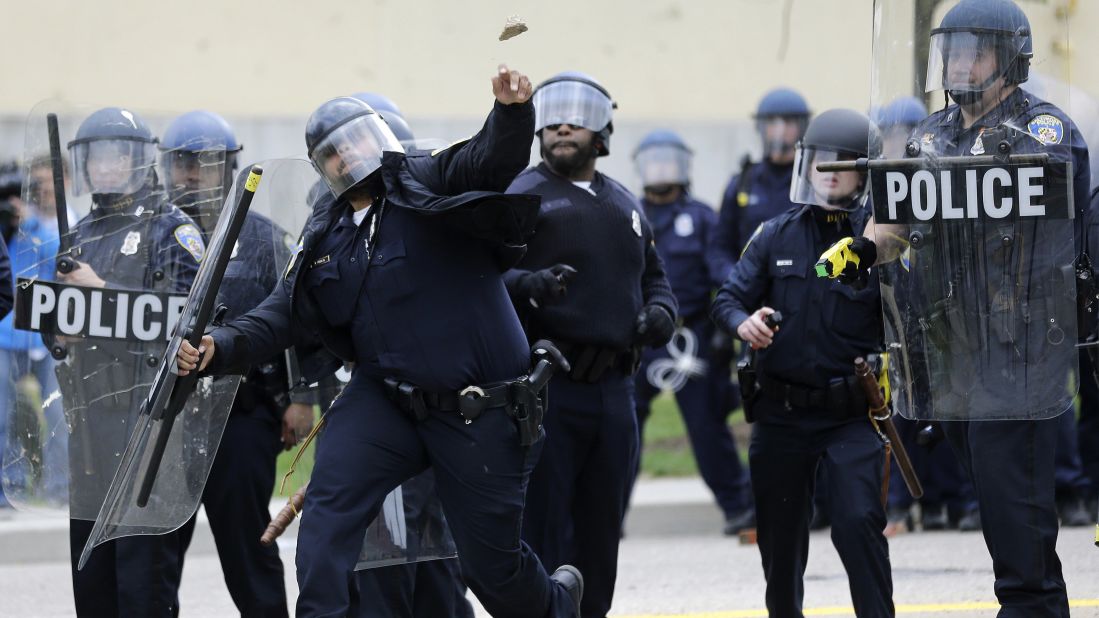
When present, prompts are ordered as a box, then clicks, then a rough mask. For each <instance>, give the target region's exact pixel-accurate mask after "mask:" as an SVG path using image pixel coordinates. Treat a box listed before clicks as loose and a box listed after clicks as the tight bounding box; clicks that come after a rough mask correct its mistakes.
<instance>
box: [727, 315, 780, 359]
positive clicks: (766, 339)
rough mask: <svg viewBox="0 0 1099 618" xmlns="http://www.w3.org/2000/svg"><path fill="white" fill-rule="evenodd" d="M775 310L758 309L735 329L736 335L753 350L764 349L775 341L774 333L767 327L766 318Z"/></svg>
mask: <svg viewBox="0 0 1099 618" xmlns="http://www.w3.org/2000/svg"><path fill="white" fill-rule="evenodd" d="M774 312H775V310H774V309H772V308H770V307H760V308H759V309H757V310H756V312H755V313H753V314H752V315H750V316H748V319H747V320H744V321H743V322H741V323H740V324H739V325H737V327H736V334H737V336H738V337H740V338H741V339H742V340H744V341H747V342H748V343H749V344H751V346H752V348H753V349H757V350H758V349H759V348H766V347H767V346H769V345H771V342H772V341H774V340H775V331H774V330H772V329H771V327H770V326H768V325H767V317H768V316H770V315H771V314H772V313H774Z"/></svg>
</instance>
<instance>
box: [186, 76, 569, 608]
mask: <svg viewBox="0 0 1099 618" xmlns="http://www.w3.org/2000/svg"><path fill="white" fill-rule="evenodd" d="M492 89H493V94H494V96H495V99H496V104H495V106H494V108H493V111H492V112H491V114H490V115H489V117H488V119H487V120H486V122H485V126H484V127H483V129H482V130H481V131H480V132H479V133H478V134H477V135H475V136H473V137H472V138H470V139H469V140H466V141H463V142H460V143H458V144H455V145H454V146H452V147H450V148H445V149H440V150H438V151H433V152H432V153H412V154H410V155H406V153H405V152H404V150H403V148H402V147H401V145H400V143H399V142H398V141H397V139H396V137H395V136H394V135H393V131H392V130H391V129H390V128H389V127H388V126H387V125H386V124H385V122H384V121H383V120H382V119H381V118H379V117H378V114H376V113H375V112H374V110H373V109H372V108H371V107H370V106H369V105H367V104H366V103H363V102H362V101H360V100H358V99H354V98H351V97H340V98H336V99H333V100H331V101H328V102H326V103H324V104H323V105H321V106H320V107H319V108H317V110H316V111H314V112H313V114H312V116H310V119H309V122H308V123H307V124H306V131H305V138H306V140H305V141H306V147H307V148H308V152H309V157H310V159H311V160H312V161H313V164H314V167H316V169H317V171H318V172H319V173H320V174H321V175H322V177H323V178H324V180H325V182H326V184H327V185H328V188H329V192H328V193H327V194H322V195H319V196H318V197H319V200H318V201H317V203H316V204H314V206H313V212H312V214H311V216H310V218H309V221H308V222H307V223H306V224H305V231H304V232H303V234H302V237H301V240H300V241H299V243H298V248H297V249H296V250H295V253H294V255H293V257H292V258H291V261H290V263H289V264H288V266H287V268H286V270H285V274H284V276H283V280H282V282H281V283H280V284H279V285H278V286H276V288H275V291H274V292H273V293H272V294H271V296H269V297H268V298H267V300H265V301H264V302H263V304H261V305H260V306H259V307H258V308H256V309H254V310H252V311H250V312H248V314H246V315H244V316H242V317H240V318H237V319H236V320H232V321H230V322H229V323H228V324H226V325H225V326H222V327H220V328H217V329H215V330H214V331H212V333H211V334H210V335H207V336H205V337H203V339H202V344H201V346H200V348H199V349H198V350H196V349H195V348H194V347H192V346H190V345H188V344H186V343H184V344H182V345H181V346H180V351H179V354H178V357H177V364H178V367H179V370H180V372H181V373H184V374H186V373H187V372H189V371H193V370H195V369H199V370H202V369H205V368H208V369H209V370H210V371H211V373H239V372H242V371H244V370H245V369H246V368H247V367H250V366H252V365H254V364H255V363H257V362H260V361H261V360H262V359H265V358H268V357H270V356H272V355H273V354H275V353H278V352H281V351H283V350H285V349H286V348H288V347H290V346H291V345H293V346H294V351H295V355H296V357H297V358H298V361H299V366H300V367H301V370H302V374H303V377H304V378H305V381H306V383H311V382H313V381H315V380H316V379H317V378H319V377H321V376H324V375H328V374H330V373H332V372H333V371H334V370H335V369H336V368H337V367H339V365H340V364H341V362H354V363H355V368H354V370H353V373H352V375H351V380H350V382H349V383H348V384H347V386H346V387H344V389H343V391H342V393H341V394H340V396H339V397H338V398H337V399H336V401H335V402H333V404H332V406H331V408H329V410H328V412H327V413H326V414H325V417H324V422H325V426H326V429H325V436H324V445H323V447H322V448H321V449H319V450H318V451H317V459H316V463H315V465H314V467H313V474H312V477H311V479H310V482H309V489H308V492H307V493H306V496H305V504H304V511H305V512H306V513H307V515H306V517H305V518H303V519H302V521H301V524H300V526H299V529H298V551H297V575H298V588H299V591H300V592H299V595H298V602H297V613H298V614H299V615H309V616H312V615H325V616H336V615H345V614H346V613H347V612H348V610H349V608H350V606H351V604H352V598H351V594H352V593H351V589H350V588H349V583H350V582H351V579H352V578H351V575H352V570H353V569H354V567H355V564H356V563H357V562H358V558H359V554H360V551H361V549H362V544H363V538H364V535H365V532H366V529H367V526H368V524H369V523H370V521H371V520H372V519H374V517H376V516H377V515H378V513H379V512H380V510H381V506H382V503H383V500H384V499H385V496H386V495H387V494H388V493H389V492H390V491H391V490H393V489H394V488H395V487H396V486H397V485H399V484H401V483H402V482H403V481H405V480H407V479H409V478H411V477H413V476H415V475H417V474H419V473H421V472H423V471H424V470H425V469H427V468H428V467H431V468H433V469H434V470H435V474H436V478H437V480H438V483H437V485H436V487H437V491H438V493H439V498H440V500H441V501H442V505H443V508H444V509H445V511H446V514H447V523H448V524H449V526H450V529H451V533H452V534H453V537H454V542H455V545H456V546H457V550H458V557H459V561H460V562H461V566H462V574H463V576H464V578H465V580H466V582H467V583H468V584H469V587H470V589H471V590H472V591H473V593H474V594H475V595H477V597H478V599H480V601H481V604H482V605H483V606H484V607H485V609H487V610H488V611H489V612H490V613H491V614H493V615H495V616H532V615H534V616H555V617H571V616H575V615H577V613H578V612H579V607H580V598H581V597H582V596H583V594H582V593H583V585H584V584H583V580H582V579H581V575H580V573H579V572H578V571H577V570H576V569H575V568H574V567H572V566H562V567H561V568H559V569H558V570H557V571H556V572H555V573H554V574H553V576H552V577H551V576H549V575H548V574H547V573H546V571H545V569H544V568H543V566H542V563H541V562H540V561H539V559H538V556H537V555H535V554H534V552H532V551H531V550H530V548H529V547H528V546H527V545H526V544H525V543H523V542H521V541H520V538H519V532H520V523H521V518H522V513H523V509H524V488H525V487H526V484H527V479H528V478H529V475H530V472H531V469H532V468H533V466H534V463H535V461H536V460H537V459H538V456H539V453H540V451H541V446H542V442H543V440H542V434H541V430H540V427H539V426H538V425H537V424H536V423H531V422H529V421H530V420H531V419H532V417H533V416H534V415H536V414H537V413H538V411H539V409H540V407H539V406H538V405H535V403H536V397H537V392H536V389H535V387H534V386H533V385H532V384H531V383H530V382H529V381H527V379H526V374H527V372H528V371H529V368H530V359H531V348H530V346H529V345H528V344H527V342H526V341H525V338H524V336H523V331H522V327H521V325H520V323H519V320H518V318H517V316H516V315H515V310H514V308H513V307H512V306H511V303H510V301H509V299H508V295H507V290H506V288H505V286H504V281H503V277H502V274H503V271H504V270H506V269H507V268H508V267H509V266H510V265H511V264H513V263H514V260H515V256H516V255H517V254H518V253H520V252H521V251H522V248H523V247H522V245H523V242H524V240H525V237H526V235H527V234H529V232H530V230H531V228H532V227H533V223H534V218H535V216H536V215H537V208H538V199H537V197H535V196H514V195H513V196H507V195H503V194H501V193H496V192H495V191H494V190H499V189H503V188H505V187H506V186H507V184H508V183H509V182H511V180H512V179H513V178H514V177H515V175H516V174H518V173H519V171H520V169H521V167H522V165H523V162H524V161H525V160H526V158H527V153H529V151H530V143H531V139H532V138H533V133H534V126H533V120H534V109H533V105H531V103H530V92H531V88H530V82H529V81H528V80H527V78H526V77H525V76H523V75H522V74H521V73H519V72H517V71H510V70H509V69H508V68H507V67H506V66H502V65H501V67H500V69H499V72H498V73H497V74H496V75H495V76H494V77H493V78H492ZM539 351H541V352H542V353H544V354H545V355H548V357H552V358H555V359H557V358H558V355H559V353H558V352H557V351H556V350H555V349H552V347H551V346H540V347H538V348H537V349H536V350H535V353H536V355H537V353H538V352H539ZM200 360H201V365H200V364H199V361H200ZM207 365H209V367H207Z"/></svg>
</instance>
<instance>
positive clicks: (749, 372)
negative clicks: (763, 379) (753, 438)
mask: <svg viewBox="0 0 1099 618" xmlns="http://www.w3.org/2000/svg"><path fill="white" fill-rule="evenodd" d="M755 356H756V355H755V352H752V353H750V354H749V355H748V357H747V358H745V359H743V360H741V361H739V362H738V363H737V364H736V378H737V384H738V385H739V386H740V401H741V403H742V405H743V406H744V420H746V421H748V422H749V423H752V422H755V420H756V416H755V413H754V410H755V403H756V398H757V397H759V384H758V383H757V382H756V368H755Z"/></svg>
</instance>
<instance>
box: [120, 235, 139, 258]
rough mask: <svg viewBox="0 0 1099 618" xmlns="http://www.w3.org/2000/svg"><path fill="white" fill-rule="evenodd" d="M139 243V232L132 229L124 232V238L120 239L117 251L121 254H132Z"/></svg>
mask: <svg viewBox="0 0 1099 618" xmlns="http://www.w3.org/2000/svg"><path fill="white" fill-rule="evenodd" d="M140 245H141V232H138V231H133V232H130V233H128V234H126V238H125V240H123V241H122V248H121V249H119V250H118V251H119V253H121V254H122V255H133V254H135V253H137V248H138V246H140Z"/></svg>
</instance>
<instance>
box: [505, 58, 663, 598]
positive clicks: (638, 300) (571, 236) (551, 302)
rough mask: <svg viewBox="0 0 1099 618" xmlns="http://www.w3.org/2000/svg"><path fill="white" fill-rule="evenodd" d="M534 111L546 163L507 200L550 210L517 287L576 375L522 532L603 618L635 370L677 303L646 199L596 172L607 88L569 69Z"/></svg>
mask: <svg viewBox="0 0 1099 618" xmlns="http://www.w3.org/2000/svg"><path fill="white" fill-rule="evenodd" d="M534 105H535V110H536V120H535V126H534V129H535V130H536V131H537V135H538V138H539V141H540V145H541V153H542V163H540V164H539V165H538V166H537V167H534V168H531V169H528V170H526V171H525V172H523V173H522V174H520V175H519V177H518V178H516V179H515V182H513V183H512V184H511V187H509V188H508V193H517V194H524V193H534V194H537V195H540V196H542V207H541V211H540V213H539V215H538V224H537V228H536V229H535V234H534V236H533V237H532V238H531V239H530V241H529V243H528V251H527V254H526V255H525V256H524V257H523V259H522V261H521V262H520V263H519V264H518V266H517V267H516V268H515V269H514V270H512V271H511V272H509V273H508V275H507V278H508V290H509V292H510V293H511V296H512V299H513V300H514V302H515V306H516V308H517V309H518V310H519V312H520V316H521V317H522V318H523V319H524V322H525V325H526V329H527V336H528V337H529V338H530V339H531V340H535V339H543V338H545V339H550V340H552V341H554V342H555V343H556V344H557V345H558V346H559V347H560V349H561V350H562V352H564V353H565V355H566V356H567V357H568V359H569V363H570V364H571V366H572V371H571V372H570V373H569V374H568V375H558V376H556V377H554V379H553V383H552V385H551V388H550V392H551V393H552V394H551V396H550V399H549V410H548V411H547V413H546V446H545V450H544V452H543V453H542V459H541V461H539V462H538V466H537V467H536V468H535V471H534V475H533V476H532V477H531V482H530V488H529V489H528V490H527V496H528V500H527V509H526V511H525V512H524V514H523V538H525V539H526V540H527V542H528V543H530V544H531V547H533V548H534V549H535V551H536V552H538V554H539V555H540V556H542V559H543V560H544V561H545V562H546V564H547V565H549V566H551V567H552V566H555V565H559V564H564V563H566V562H573V561H575V562H573V563H574V564H576V565H577V566H578V567H579V568H580V570H581V571H582V572H583V573H584V577H585V583H586V585H587V587H586V592H585V594H584V602H583V611H582V614H583V615H584V616H585V617H586V618H588V617H598V616H604V615H606V613H607V612H608V611H609V610H610V607H611V599H612V597H613V595H614V584H615V578H616V575H617V571H618V543H619V539H620V538H621V534H622V515H623V513H624V511H625V507H626V503H627V500H628V498H629V490H630V486H631V485H632V481H633V475H634V469H635V467H636V465H637V456H638V431H637V417H636V415H635V412H634V403H633V383H632V376H633V373H634V371H635V370H636V368H637V361H638V355H639V352H640V349H641V348H642V347H644V346H663V345H664V344H666V343H667V342H668V340H669V339H670V338H671V336H672V332H673V330H674V328H675V314H676V309H677V304H676V300H675V296H674V295H673V294H672V290H671V287H670V286H669V284H668V279H667V277H665V275H664V265H663V264H662V262H661V260H660V256H659V255H658V254H657V252H656V247H655V246H654V245H653V232H652V228H650V227H649V223H648V221H647V220H646V219H645V216H644V213H643V212H642V210H641V206H640V204H638V203H637V199H636V198H634V197H633V195H632V194H630V192H629V191H628V190H626V188H625V187H623V186H622V185H621V184H619V183H618V182H616V181H615V180H613V179H611V178H608V177H607V176H605V175H603V174H600V173H599V172H597V171H596V170H595V164H596V159H597V158H598V157H601V156H606V155H607V154H608V152H609V148H610V136H611V132H612V131H613V125H612V124H611V117H612V110H613V109H614V103H613V102H612V100H611V97H610V95H609V94H608V93H607V90H606V89H605V88H603V86H601V85H600V84H599V83H598V82H596V81H595V80H594V79H592V78H591V77H589V76H587V75H584V74H583V73H578V72H573V71H569V72H565V73H560V74H558V75H555V76H554V77H551V78H550V79H548V80H546V81H545V82H543V83H542V84H540V85H539V86H538V88H537V90H535V93H534Z"/></svg>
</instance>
